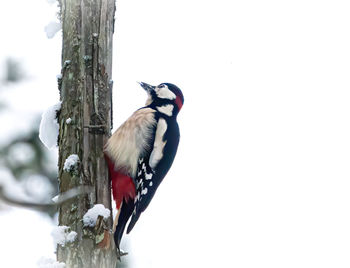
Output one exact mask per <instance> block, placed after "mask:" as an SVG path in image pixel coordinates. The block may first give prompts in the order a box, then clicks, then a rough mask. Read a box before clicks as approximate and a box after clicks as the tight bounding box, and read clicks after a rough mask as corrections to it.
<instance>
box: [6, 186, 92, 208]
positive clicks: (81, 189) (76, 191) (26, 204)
mask: <svg viewBox="0 0 350 268" xmlns="http://www.w3.org/2000/svg"><path fill="white" fill-rule="evenodd" d="M92 191H93V187H91V186H78V187H76V188H73V189H70V190H68V191H66V192H64V193H62V194H60V195H59V196H58V199H57V201H56V202H52V203H36V202H30V201H24V200H18V199H15V198H12V197H9V196H7V195H6V194H5V193H4V188H3V186H2V185H0V200H2V201H4V202H6V203H8V204H9V205H12V206H18V207H23V208H30V209H37V210H45V209H49V208H52V207H56V206H59V205H61V204H62V203H64V202H66V201H67V200H69V199H72V198H74V197H76V196H78V195H82V194H87V193H90V192H92Z"/></svg>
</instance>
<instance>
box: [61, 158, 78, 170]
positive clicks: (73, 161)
mask: <svg viewBox="0 0 350 268" xmlns="http://www.w3.org/2000/svg"><path fill="white" fill-rule="evenodd" d="M78 162H79V156H78V155H76V154H71V155H70V156H68V158H67V159H66V161H65V162H64V166H63V170H64V171H66V172H70V171H72V170H74V169H75V167H76V166H77V164H78Z"/></svg>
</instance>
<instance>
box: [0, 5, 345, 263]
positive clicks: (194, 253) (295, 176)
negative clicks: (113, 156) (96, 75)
mask: <svg viewBox="0 0 350 268" xmlns="http://www.w3.org/2000/svg"><path fill="white" fill-rule="evenodd" d="M54 12H55V6H54V5H53V6H50V5H49V4H47V3H46V2H45V1H44V0H32V1H28V0H13V1H2V2H1V3H0V25H1V26H0V27H1V31H2V34H1V35H2V38H1V39H2V41H1V45H0V46H1V47H2V49H1V53H0V56H1V57H3V56H6V55H13V56H16V57H18V58H20V59H21V60H23V63H24V64H25V66H26V70H29V72H30V75H32V79H31V80H30V82H28V84H26V85H27V88H28V93H29V94H28V97H27V98H25V99H23V97H21V96H18V97H14V96H12V98H11V100H12V101H13V99H14V98H16V99H18V100H16V101H18V102H19V103H21V99H22V102H23V101H25V103H26V105H25V106H23V105H21V104H18V105H17V106H16V105H15V108H16V107H18V108H20V109H22V110H25V109H29V110H30V111H32V110H35V109H37V110H40V111H43V110H45V109H46V108H47V106H48V105H50V104H54V103H55V102H57V100H58V93H57V87H56V78H55V75H56V74H58V73H59V71H60V57H61V56H60V52H61V51H60V43H61V33H59V34H57V35H56V36H55V37H54V38H53V39H50V40H49V39H47V38H46V37H45V33H44V30H43V29H44V26H45V25H46V24H47V23H49V21H51V20H54V19H55V16H54ZM349 12H350V5H349V2H348V1H336V0H332V1H320V0H318V1H311V0H303V1H298V0H294V1H233V0H227V1H225V0H219V1H203V0H202V1H199V0H198V1H197V0H192V1H189V0H178V1H170V0H147V1H145V0H133V1H130V0H128V1H127V0H119V1H117V12H116V25H115V27H116V32H115V39H114V41H115V42H114V59H113V60H114V71H113V80H114V112H115V115H114V118H115V122H114V125H115V126H116V127H117V126H118V125H120V124H121V123H122V122H123V121H124V120H125V119H126V118H127V117H128V116H129V115H130V114H131V113H132V112H133V111H134V110H135V109H137V108H139V107H140V106H142V105H143V104H144V101H145V98H146V96H145V93H144V92H143V90H142V89H141V88H140V87H139V86H138V85H137V84H136V81H144V82H148V83H151V84H159V83H161V82H171V83H174V84H176V85H178V86H179V87H180V88H181V89H182V91H183V94H184V96H185V103H184V106H183V109H182V110H181V113H180V114H179V117H178V121H179V124H180V129H181V142H180V146H179V150H178V154H177V158H176V160H175V162H174V165H173V167H172V169H171V171H170V172H169V174H168V176H167V177H166V179H165V180H164V182H163V184H162V185H161V186H160V188H159V190H158V192H157V194H156V196H155V197H154V199H153V201H152V203H151V205H150V206H149V208H148V209H147V211H146V212H145V213H144V214H143V215H142V216H141V218H140V220H139V222H138V224H137V225H136V227H135V229H134V230H133V231H132V233H131V234H130V235H128V236H126V237H125V238H124V242H127V247H128V248H127V250H128V251H129V256H128V257H127V258H128V259H129V260H130V261H131V262H132V265H131V267H132V268H150V267H152V268H153V267H155V268H157V267H167V268H172V267H235V268H245V267H254V268H255V267H268V268H273V267H276V268H280V267H283V268H285V267H293V268H294V267H305V268H310V267H317V268H320V267H332V268H333V267H337V268H341V267H349V266H350V259H349V251H350V215H349V206H350V181H349V178H350V177H349V175H350V174H349V173H350V171H349V163H350V126H349V115H350V105H349V101H350V98H349V97H350V91H349V86H350V76H349V74H350V35H349V27H350V16H349ZM23 86H24V85H22V88H23ZM27 105H28V106H27ZM30 106H33V107H35V108H30ZM26 107H28V108H26ZM10 125H12V124H8V125H6V128H5V129H7V127H8V128H10V127H11V126H10ZM4 131H5V130H4ZM21 131H22V130H21ZM6 133H7V132H6ZM9 133H10V132H9ZM9 135H10V134H9ZM33 217H34V216H33ZM1 218H2V220H1V221H2V222H3V221H6V220H7V219H10V218H9V217H7V216H6V215H5V214H2V216H1ZM1 225H2V224H0V226H1ZM35 225H36V224H35V223H34V221H33V223H32V225H31V223H30V222H29V223H28V224H26V225H25V229H26V230H27V232H30V230H35ZM9 228H10V227H8V228H6V230H3V228H0V236H1V241H2V242H1V243H0V245H1V244H2V246H1V247H2V248H1V249H0V250H1V252H2V254H1V255H4V254H5V255H6V254H10V253H9V252H10V248H9V247H6V246H5V245H6V242H4V241H5V237H6V239H13V236H11V237H8V236H6V235H5V234H4V232H6V233H9ZM16 231H18V229H14V230H13V232H16ZM38 232H39V231H38ZM40 235H42V236H49V235H50V234H49V232H47V233H46V231H45V232H44V229H42V230H41V231H40ZM18 243H20V244H21V243H28V246H27V247H24V248H26V250H27V251H30V250H33V251H34V252H33V254H32V255H33V256H32V258H33V259H34V257H35V258H39V257H40V256H42V255H45V254H46V255H47V253H46V251H45V252H40V250H36V251H35V250H34V249H35V248H39V246H38V245H36V240H30V239H27V238H26V233H25V232H24V234H21V237H20V238H19V239H18ZM50 246H52V245H51V244H50V245H49V246H47V247H50ZM11 250H12V248H11ZM17 254H18V252H17ZM28 258H29V257H28ZM13 261H17V262H18V264H17V262H15V264H16V265H17V266H16V265H14V266H8V265H7V266H6V265H5V264H6V263H1V262H3V260H2V259H1V258H0V264H1V265H0V266H1V267H33V266H28V265H31V264H29V262H28V261H27V266H21V264H19V263H20V262H19V261H20V260H17V259H16V260H13ZM33 261H34V260H33ZM34 263H35V262H34Z"/></svg>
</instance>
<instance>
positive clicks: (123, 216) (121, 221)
mask: <svg viewBox="0 0 350 268" xmlns="http://www.w3.org/2000/svg"><path fill="white" fill-rule="evenodd" d="M133 211H134V202H133V201H132V200H129V202H127V201H125V200H123V202H122V205H121V208H120V214H119V218H118V223H117V227H116V230H115V232H114V242H115V244H116V246H117V248H118V250H119V249H120V241H121V239H122V236H123V233H124V230H125V226H126V223H127V222H128V220H129V218H130V216H131V214H132V212H133Z"/></svg>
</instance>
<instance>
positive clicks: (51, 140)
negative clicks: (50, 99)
mask: <svg viewBox="0 0 350 268" xmlns="http://www.w3.org/2000/svg"><path fill="white" fill-rule="evenodd" d="M59 110H61V102H59V103H57V104H55V105H53V106H51V107H49V108H48V109H47V110H46V111H45V112H44V113H43V114H42V116H41V122H40V128H39V138H40V140H41V142H42V143H43V144H44V145H45V146H46V147H47V148H48V149H52V148H55V147H56V146H57V137H58V130H59V125H58V122H57V111H59Z"/></svg>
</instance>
